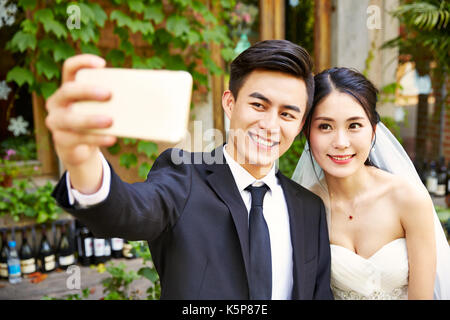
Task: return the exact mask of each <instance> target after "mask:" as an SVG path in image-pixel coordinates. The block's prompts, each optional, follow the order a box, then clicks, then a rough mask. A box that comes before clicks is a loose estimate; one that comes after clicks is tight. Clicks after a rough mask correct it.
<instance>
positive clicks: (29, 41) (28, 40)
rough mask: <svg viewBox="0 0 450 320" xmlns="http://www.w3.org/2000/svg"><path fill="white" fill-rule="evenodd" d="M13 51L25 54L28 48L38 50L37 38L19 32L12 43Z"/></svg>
mask: <svg viewBox="0 0 450 320" xmlns="http://www.w3.org/2000/svg"><path fill="white" fill-rule="evenodd" d="M10 43H11V44H10V46H11V49H12V50H13V51H17V50H16V49H18V50H19V51H20V52H24V51H25V50H27V49H28V48H30V49H32V50H34V49H36V36H35V35H33V34H30V33H25V32H23V31H18V32H17V33H16V34H15V35H14V37H13V38H12V39H11V42H10Z"/></svg>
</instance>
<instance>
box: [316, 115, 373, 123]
mask: <svg viewBox="0 0 450 320" xmlns="http://www.w3.org/2000/svg"><path fill="white" fill-rule="evenodd" d="M364 119H365V118H364V117H359V116H357V117H350V118H348V119H347V120H346V121H355V120H364ZM317 120H323V121H330V122H335V120H334V119H333V118H329V117H323V116H319V117H315V118H314V121H317Z"/></svg>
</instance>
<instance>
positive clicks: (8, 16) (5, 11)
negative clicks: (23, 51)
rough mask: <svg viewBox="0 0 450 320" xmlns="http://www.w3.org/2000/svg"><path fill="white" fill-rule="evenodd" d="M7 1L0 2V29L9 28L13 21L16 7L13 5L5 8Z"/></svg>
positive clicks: (1, 0) (0, 0)
mask: <svg viewBox="0 0 450 320" xmlns="http://www.w3.org/2000/svg"><path fill="white" fill-rule="evenodd" d="M7 2H8V1H7V0H0V28H2V27H3V26H11V25H12V24H13V23H14V22H15V21H16V18H15V15H16V12H17V6H16V5H15V4H14V3H11V4H8V6H6V3H7Z"/></svg>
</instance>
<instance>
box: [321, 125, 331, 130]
mask: <svg viewBox="0 0 450 320" xmlns="http://www.w3.org/2000/svg"><path fill="white" fill-rule="evenodd" d="M319 129H320V130H330V129H331V126H330V125H329V124H328V123H321V124H319Z"/></svg>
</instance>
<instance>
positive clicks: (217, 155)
mask: <svg viewBox="0 0 450 320" xmlns="http://www.w3.org/2000/svg"><path fill="white" fill-rule="evenodd" d="M211 157H212V159H216V161H217V160H219V163H217V162H215V163H213V164H211V165H208V166H207V170H208V171H210V172H211V174H209V175H208V176H207V177H206V180H207V181H208V183H209V185H210V186H211V188H212V189H213V190H214V191H215V192H216V194H217V195H218V196H219V198H220V199H221V200H222V201H223V202H224V203H225V204H226V206H227V207H228V209H229V210H230V212H231V216H232V218H233V222H234V225H235V227H236V231H237V234H238V237H239V242H240V244H241V250H242V256H243V259H244V264H245V272H246V274H247V279H248V278H249V274H248V273H249V241H248V212H247V208H246V207H245V204H244V202H243V201H242V196H241V194H240V193H239V190H238V188H237V185H236V182H235V181H234V178H233V174H232V173H231V170H230V167H229V166H228V165H227V164H226V161H225V157H224V156H223V146H221V147H218V148H216V149H215V150H214V151H213V152H212V154H211ZM220 160H221V161H222V162H220Z"/></svg>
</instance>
